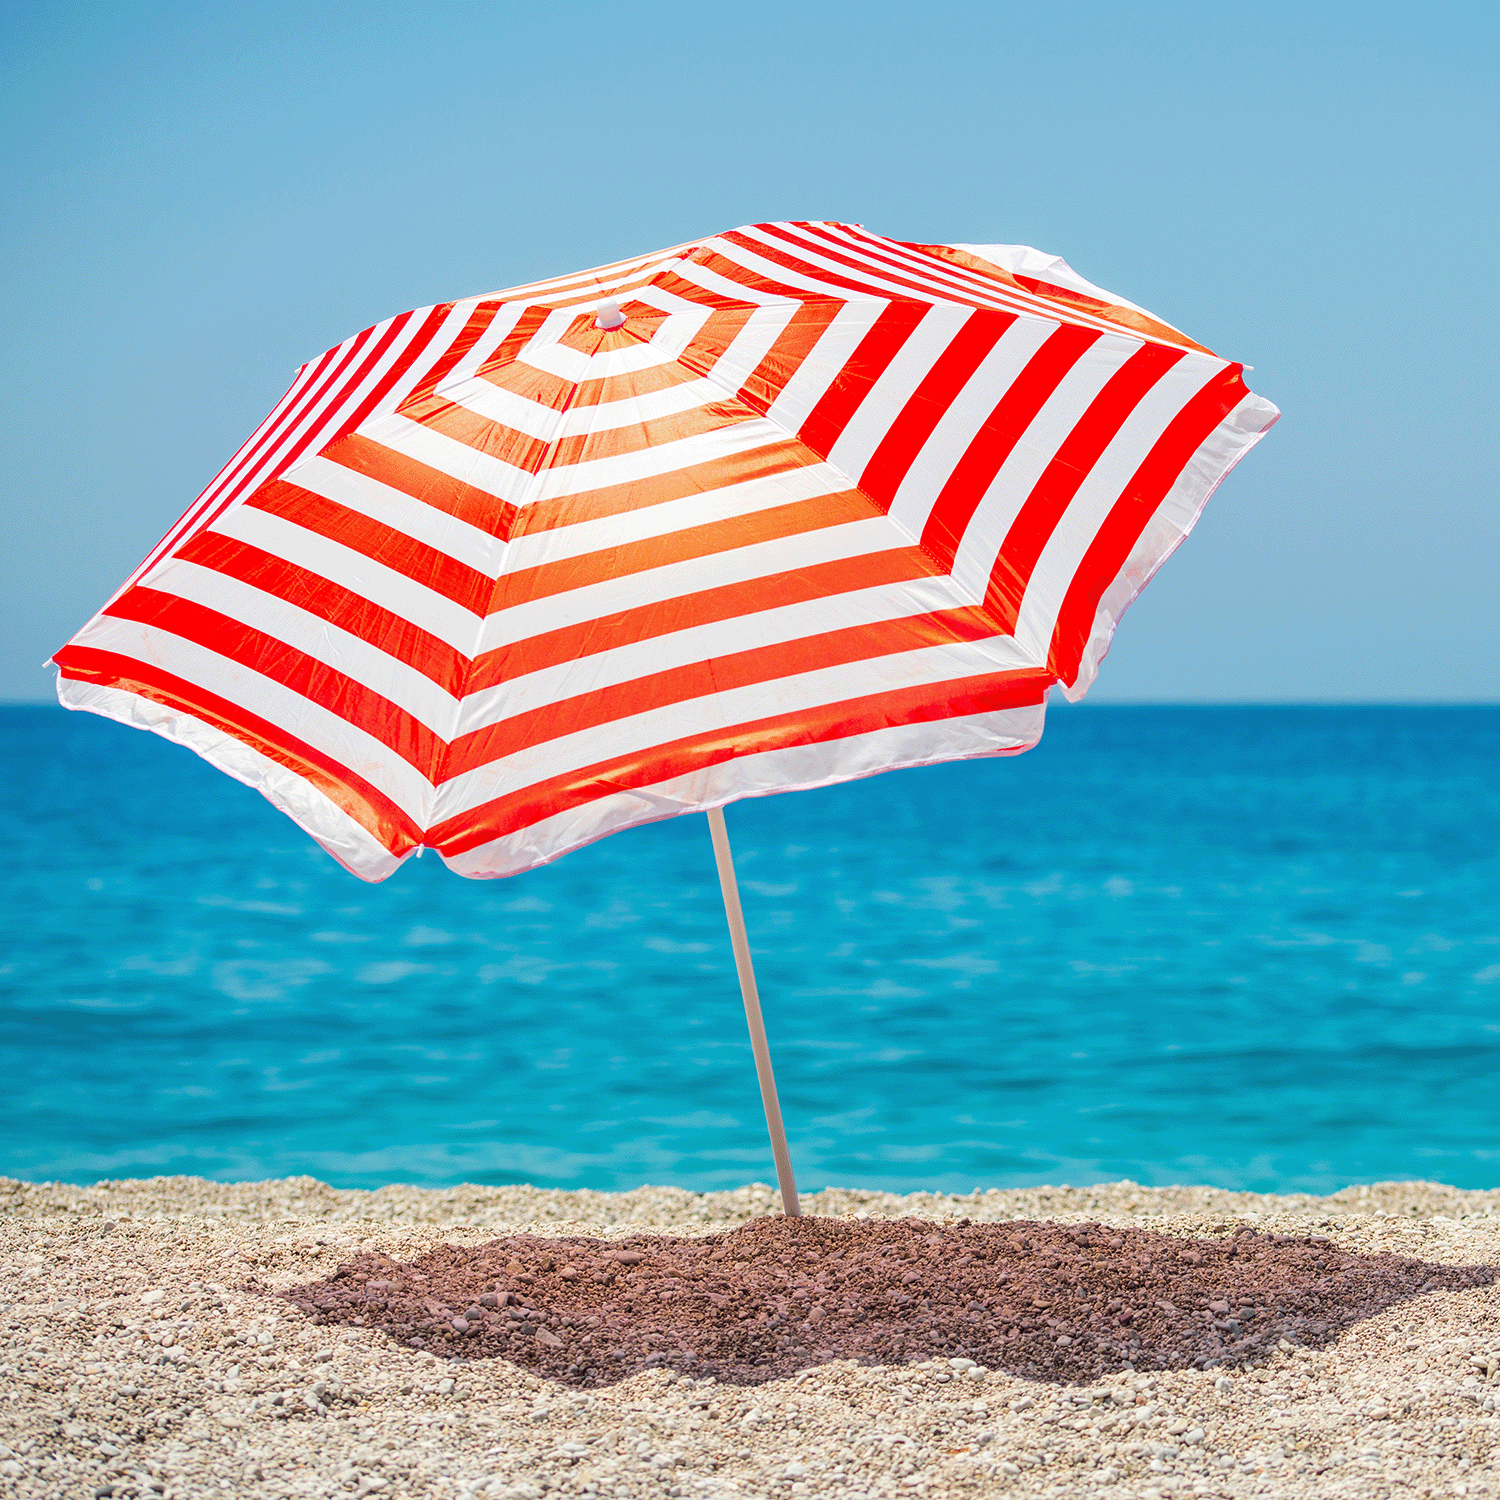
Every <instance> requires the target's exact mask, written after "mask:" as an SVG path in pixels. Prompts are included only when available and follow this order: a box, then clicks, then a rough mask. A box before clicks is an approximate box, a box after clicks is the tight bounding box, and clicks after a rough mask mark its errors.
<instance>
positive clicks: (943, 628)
mask: <svg viewBox="0 0 1500 1500" xmlns="http://www.w3.org/2000/svg"><path fill="white" fill-rule="evenodd" d="M996 634H998V632H997V631H996V630H995V624H994V621H993V620H990V619H987V618H986V617H985V615H984V613H983V611H981V610H979V609H977V608H968V609H946V610H934V611H932V612H930V613H928V614H921V615H908V616H906V617H905V618H903V619H896V620H881V621H878V622H877V623H875V624H863V625H850V626H846V627H845V628H843V629H841V630H825V631H822V632H820V633H818V634H816V635H807V636H802V637H800V638H798V639H796V640H790V641H781V642H778V643H777V644H776V645H773V646H756V647H753V648H751V649H750V650H748V651H737V652H733V653H731V654H729V655H727V656H715V657H712V658H709V659H707V660H704V661H697V662H690V663H687V664H685V665H682V666H677V667H670V668H668V669H666V670H665V671H661V672H653V673H650V674H649V675H646V676H643V677H636V678H632V679H631V680H630V681H628V682H618V683H614V684H612V685H611V686H609V687H600V688H595V689H594V690H592V691H590V692H586V693H580V694H578V695H576V696H575V697H571V698H559V699H554V700H553V701H552V702H550V703H547V704H544V705H542V706H541V707H539V708H535V709H531V710H529V711H528V712H526V713H521V714H515V715H513V716H512V717H511V718H508V719H501V720H498V721H497V722H495V723H493V724H486V725H485V726H484V727H483V728H482V729H476V730H474V731H473V732H472V733H470V734H465V735H460V736H459V737H458V739H456V740H455V741H454V742H453V747H452V752H451V754H450V756H449V758H448V760H447V761H446V762H445V763H444V766H443V780H444V781H445V782H446V781H450V780H451V779H452V778H453V777H455V776H462V775H463V774H464V773H465V772H468V771H474V770H477V769H478V768H479V767H481V766H486V765H489V764H490V762H492V761H497V760H502V759H504V758H505V757H506V756H507V755H514V754H516V753H517V752H518V751H521V750H526V749H528V748H530V747H531V746H533V745H540V744H544V743H545V742H546V741H548V740H555V739H561V738H562V737H563V736H564V735H569V734H577V733H578V732H579V731H580V730H584V729H594V728H597V727H598V726H599V725H601V724H611V723H614V722H615V721H616V720H619V719H629V718H633V717H634V716H635V715H637V714H643V713H650V712H651V711H652V710H653V709H658V708H665V707H667V706H668V705H669V704H673V703H685V702H687V701H688V700H689V699H692V698H709V697H712V696H713V695H714V694H715V693H727V692H730V691H732V690H733V689H735V688H741V687H749V686H752V685H754V684H756V683H761V682H773V681H776V680H778V679H782V678H788V677H796V676H800V675H802V674H804V673H807V672H818V671H822V670H823V669H825V668H827V667H837V666H845V665H847V664H848V663H850V662H856V661H871V660H874V659H875V658H877V657H881V656H894V655H897V654H898V653H900V652H904V651H919V650H923V649H925V648H927V647H931V646H949V645H952V644H953V643H954V642H957V641H979V640H990V639H992V638H993V637H994V636H995V635H996Z"/></svg>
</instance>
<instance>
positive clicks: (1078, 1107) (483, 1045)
mask: <svg viewBox="0 0 1500 1500" xmlns="http://www.w3.org/2000/svg"><path fill="white" fill-rule="evenodd" d="M0 786H3V792H0V798H3V804H0V831H3V835H4V839H5V846H6V849H7V852H8V855H9V858H8V859H7V861H6V865H5V869H4V873H3V877H0V879H3V882H4V890H3V899H0V923H3V933H4V943H3V951H0V1056H3V1060H4V1064H5V1067H6V1072H7V1075H8V1081H7V1086H6V1088H5V1090H4V1097H3V1102H0V1173H4V1174H8V1175H11V1176H17V1177H27V1178H64V1179H68V1180H71V1181H90V1180H93V1179H95V1178H99V1177H106V1176H109V1177H124V1176H145V1175H153V1174H156V1173H167V1172H193V1173H201V1174H203V1175H205V1176H209V1177H216V1178H225V1179H231V1178H253V1177H266V1176H279V1175H284V1174H288V1173H299V1172H307V1173H312V1174H314V1175H316V1176H319V1177H322V1178H324V1179H326V1180H328V1181H330V1182H333V1183H336V1184H340V1185H346V1186H374V1185H378V1184H380V1183H384V1182H391V1181H410V1182H418V1183H424V1184H434V1185H435V1184H442V1183H451V1182H457V1181H477V1182H517V1181H531V1182H537V1183H544V1184H551V1185H559V1186H593V1187H627V1186H633V1185H636V1184H638V1183H640V1182H643V1181H649V1182H658V1183H661V1182H667V1183H677V1184H681V1185H683V1186H687V1187H693V1188H709V1187H718V1186H728V1185H733V1184H738V1183H741V1182H744V1181H747V1180H750V1179H753V1178H760V1179H762V1180H769V1179H770V1176H771V1171H772V1168H771V1163H770V1158H769V1151H768V1149H767V1146H766V1143H765V1134H764V1126H763V1122H762V1120H761V1117H760V1114H759V1099H758V1095H757V1093H756V1087H755V1079H754V1073H753V1069H752V1065H751V1060H750V1053H749V1046H748V1043H747V1041H746V1038H745V1030H744V1020H743V1013H742V1011H741V1009H740V1002H739V995H738V991H737V988H736V984H735V979H734V971H733V966H732V960H731V956H730V952H729V944H728V938H727V934H726V931H725V927H724V919H723V912H722V908H721V906H720V905H719V895H718V888H717V884H716V881H715V877H714V870H713V861H712V853H711V849H710V845H709V838H708V830H707V825H706V823H705V820H704V819H703V818H701V817H691V818H682V819H676V820H674V821H671V822H667V823H660V824H657V825H654V826H652V827H649V828H643V829H637V830H635V831H633V832H630V833H625V834H621V835H617V836H616V837H614V838H611V839H607V840H605V841H604V842H602V843H600V844H597V845H594V846H593V847H592V848H589V849H586V850H583V851H581V852H579V853H576V854H573V855H570V856H568V857H567V858H566V859H564V860H562V861H560V862H559V863H558V864H556V865H553V866H551V867H549V868H547V869H544V870H539V871H535V872H533V873H532V874H529V875H525V876H521V877H519V878H517V879H514V880H509V881H498V882H471V881H464V880H460V879H459V878H457V877H456V876H453V875H450V874H448V872H447V871H446V870H445V869H444V868H443V867H442V865H441V864H440V863H439V862H438V861H437V860H436V859H435V858H431V857H429V858H427V859H424V860H421V861H419V862H413V863H411V864H408V865H407V866H406V868H404V869H403V870H402V871H401V872H400V873H399V874H398V875H397V876H395V877H394V878H393V879H392V880H391V881H389V882H388V883H387V884H385V885H383V886H374V887H372V886H365V885H363V884H361V883H360V882H358V881H357V880H355V879H354V878H353V877H352V876H349V875H347V874H345V873H344V872H343V871H342V870H341V869H340V868H339V867H338V866H336V865H335V864H334V863H333V862H332V861H331V860H329V859H328V858H327V856H325V855H323V854H322V853H321V852H320V851H319V850H317V849H316V848H315V847H314V846H313V845H312V844H311V843H310V842H309V841H308V840H307V839H306V838H305V837H304V836H303V835H302V834H301V833H300V832H299V831H298V830H297V829H296V828H295V827H294V826H293V825H292V824H290V823H288V822H287V821H285V820H284V819H283V818H282V817H281V816H280V815H279V814H277V813H275V812H274V811H273V810H272V809H271V808H270V807H269V806H268V805H267V804H266V803H264V802H263V801H262V800H261V799H260V798H259V797H257V796H256V795H255V794H254V793H252V792H249V791H247V790H246V789H245V788H243V787H241V786H239V785H237V784H235V783H233V782H231V781H230V780H228V779H227V778H226V777H224V776H221V775H220V774H219V773H217V772H215V771H213V770H211V769H210V768H209V767H207V766H205V765H204V764H203V763H202V762H200V761H198V760H197V759H196V758H195V757H194V756H192V755H191V754H189V753H188V752H186V751H183V750H181V749H177V748H175V747H173V746H170V745H168V744H165V743H164V742H162V741H160V740H157V739H155V738H154V737H152V736H149V735H145V734H140V733H137V732H135V731H132V730H129V729H125V728H123V727H121V726H118V725H115V724H111V723H107V722H105V721H102V720H98V719H94V718H91V717H86V716H83V715H69V714H64V713H62V712H61V711H59V710H53V709H41V708H35V709H33V708H10V709H0ZM728 816H729V826H730V832H731V835H732V837H733V839H734V842H735V847H736V854H737V859H738V865H739V870H740V878H741V882H742V889H743V894H744V898H745V906H746V915H747V920H748V922H749V925H750V930H751V937H752V942H753V944H754V947H755V954H756V962H757V967H758V972H759V974H760V979H761V988H762V992H763V996H764V1003H765V1010H766V1017H767V1023H768V1026H769V1028H770V1033H771V1042H772V1050H773V1053H774V1055H775V1059H776V1065H777V1073H778V1080H779V1083H780V1086H781V1093H782V1101H783V1107H784V1109H785V1112H786V1116H787V1126H788V1132H789V1135H790V1137H791V1143H792V1154H793V1159H794V1162H795V1164H796V1167H797V1170H798V1177H799V1181H800V1182H801V1183H802V1185H803V1186H804V1187H808V1188H815V1187H819V1186H822V1185H824V1184H829V1183H838V1184H857V1185H867V1186H881V1187H892V1188H913V1187H919V1186H922V1187H934V1188H940V1189H946V1190H961V1191H967V1190H968V1189H970V1188H972V1187H975V1186H986V1187H988V1186H1005V1185H1015V1184H1023V1183H1035V1182H1072V1183H1083V1182H1089V1181H1097V1180H1102V1179H1117V1178H1120V1177H1125V1176H1129V1177H1133V1178H1135V1179H1137V1180H1139V1181H1143V1182H1148V1183H1163V1182H1175V1181H1195V1182H1210V1183H1217V1184H1221V1185H1225V1186H1242V1187H1251V1188H1258V1189H1286V1188H1310V1189H1315V1190H1320V1191H1326V1190H1330V1189H1333V1188H1337V1187H1341V1186H1344V1185H1346V1184H1348V1183H1350V1182H1358V1181H1370V1180H1378V1179H1382V1178H1392V1177H1434V1178H1439V1179H1441V1180H1444V1181H1448V1182H1455V1183H1459V1184H1463V1185H1468V1186H1492V1185H1495V1184H1497V1183H1500V912H1497V905H1496V895H1497V890H1500V884H1497V882H1500V854H1497V849H1500V710H1494V709H1355V708H1347V709H1344V708H1341V709H1262V708H1223V709H1219V708H1204V709H1166V708H1129V709H1127V708H1084V709H1072V710H1069V709H1067V708H1058V709H1056V710H1054V712H1053V714H1052V718H1051V722H1050V724H1049V727H1048V732H1047V736H1046V738H1045V739H1044V741H1043V743H1042V745H1041V747H1040V748H1039V749H1038V750H1036V751H1034V752H1032V753H1031V754H1029V755H1026V756H1023V757H1020V758H1019V759H1016V760H1008V761H988V762H971V763H967V764H962V765H955V766H946V767H937V768H933V769H930V770H925V771H908V772H902V773H898V774H895V775H889V776H882V777H877V778H875V779H873V780H871V781H865V782H860V783H857V784H854V785H851V786H845V787H839V788H833V789H830V790H827V791H822V792H816V793H803V794H800V795H797V796H790V797H777V798H769V799H764V800H761V801H757V802H750V803H743V804H739V805H737V806H735V807H732V808H731V809H729V814H728Z"/></svg>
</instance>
